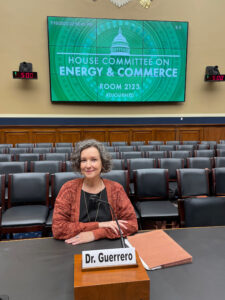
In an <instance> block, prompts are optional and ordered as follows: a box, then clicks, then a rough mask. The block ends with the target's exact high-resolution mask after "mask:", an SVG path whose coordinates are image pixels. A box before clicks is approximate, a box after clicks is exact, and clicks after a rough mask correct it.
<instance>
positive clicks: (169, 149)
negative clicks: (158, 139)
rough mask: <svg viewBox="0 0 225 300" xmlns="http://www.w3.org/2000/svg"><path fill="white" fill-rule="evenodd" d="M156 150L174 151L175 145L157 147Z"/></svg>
mask: <svg viewBox="0 0 225 300" xmlns="http://www.w3.org/2000/svg"><path fill="white" fill-rule="evenodd" d="M157 150H159V151H173V150H175V145H158V146H157Z"/></svg>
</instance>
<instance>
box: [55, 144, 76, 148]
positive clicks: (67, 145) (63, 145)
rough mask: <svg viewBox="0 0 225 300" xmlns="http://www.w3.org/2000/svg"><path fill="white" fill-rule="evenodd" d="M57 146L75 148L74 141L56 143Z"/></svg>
mask: <svg viewBox="0 0 225 300" xmlns="http://www.w3.org/2000/svg"><path fill="white" fill-rule="evenodd" d="M55 147H67V148H68V147H69V148H73V143H55Z"/></svg>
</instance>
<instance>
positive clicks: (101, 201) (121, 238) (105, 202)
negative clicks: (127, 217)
mask: <svg viewBox="0 0 225 300" xmlns="http://www.w3.org/2000/svg"><path fill="white" fill-rule="evenodd" d="M90 199H91V200H94V201H96V203H104V204H107V205H108V206H109V208H110V210H111V212H112V214H113V217H114V219H115V221H116V224H117V226H118V230H119V234H120V240H121V245H122V248H126V245H125V242H124V236H123V233H122V230H121V227H120V224H119V222H118V219H117V217H116V214H115V212H114V209H113V207H112V205H111V204H110V203H109V202H107V201H104V200H101V199H100V198H99V197H98V196H92V197H91V198H90Z"/></svg>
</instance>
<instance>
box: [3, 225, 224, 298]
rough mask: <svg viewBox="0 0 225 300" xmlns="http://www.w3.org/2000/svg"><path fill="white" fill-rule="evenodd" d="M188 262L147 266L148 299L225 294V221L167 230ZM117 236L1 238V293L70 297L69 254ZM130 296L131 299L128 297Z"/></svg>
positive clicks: (112, 245) (113, 243) (108, 242)
mask: <svg viewBox="0 0 225 300" xmlns="http://www.w3.org/2000/svg"><path fill="white" fill-rule="evenodd" d="M166 232H167V233H168V234H169V235H170V236H171V237H172V238H173V239H174V240H176V241H177V242H178V243H179V244H180V245H181V246H182V247H183V248H184V249H185V250H186V251H188V252H189V253H190V254H191V255H192V256H193V263H192V264H186V265H181V266H176V267H171V268H167V269H161V270H155V271H150V272H148V275H149V277H150V279H151V284H150V285H151V288H150V289H151V292H150V299H151V300H190V299H191V300H192V299H198V300H212V299H216V300H220V299H224V295H225V284H224V282H225V281H224V278H225V227H210V228H190V229H174V230H167V231H166ZM117 247H120V241H119V240H114V241H111V240H100V241H95V242H92V243H89V244H84V245H78V246H71V245H67V244H65V243H64V242H62V241H56V240H54V239H52V238H48V239H33V240H21V241H9V242H4V241H2V242H0V294H1V295H2V294H7V295H8V296H9V299H10V300H31V299H32V300H48V299H49V300H52V299H54V300H62V299H63V300H73V299H74V290H73V279H74V278H73V272H74V266H73V259H74V254H78V253H81V251H82V250H92V249H104V248H117ZM131 300H132V299H131Z"/></svg>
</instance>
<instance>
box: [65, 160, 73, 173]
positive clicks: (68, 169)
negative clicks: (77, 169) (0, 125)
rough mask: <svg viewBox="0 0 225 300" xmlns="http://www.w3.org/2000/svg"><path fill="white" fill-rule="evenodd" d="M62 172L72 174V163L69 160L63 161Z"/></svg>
mask: <svg viewBox="0 0 225 300" xmlns="http://www.w3.org/2000/svg"><path fill="white" fill-rule="evenodd" d="M64 171H65V172H74V169H73V166H72V162H71V161H70V160H67V161H65V163H64Z"/></svg>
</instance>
